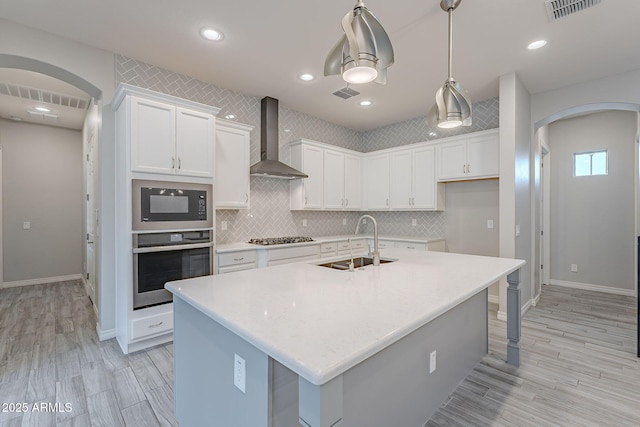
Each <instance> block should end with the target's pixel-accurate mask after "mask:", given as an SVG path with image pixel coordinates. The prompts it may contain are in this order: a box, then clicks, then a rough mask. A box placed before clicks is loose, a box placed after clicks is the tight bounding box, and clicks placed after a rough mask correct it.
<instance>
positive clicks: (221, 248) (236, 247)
mask: <svg viewBox="0 0 640 427" xmlns="http://www.w3.org/2000/svg"><path fill="white" fill-rule="evenodd" d="M312 238H313V242H303V243H290V244H283V245H255V244H251V243H246V242H233V243H223V244H221V245H216V253H218V254H221V253H226V252H236V251H243V250H250V249H260V250H269V249H277V248H287V247H301V246H309V245H317V244H322V243H329V242H339V241H343V240H347V239H373V235H372V234H346V235H340V236H319V237H312ZM378 239H379V240H395V241H402V242H410V243H434V242H439V241H442V240H444V238H442V237H436V238H433V237H419V236H418V237H414V236H391V235H384V236H382V235H381V236H378Z"/></svg>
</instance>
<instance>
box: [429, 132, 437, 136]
mask: <svg viewBox="0 0 640 427" xmlns="http://www.w3.org/2000/svg"><path fill="white" fill-rule="evenodd" d="M429 136H438V134H437V133H435V132H429Z"/></svg>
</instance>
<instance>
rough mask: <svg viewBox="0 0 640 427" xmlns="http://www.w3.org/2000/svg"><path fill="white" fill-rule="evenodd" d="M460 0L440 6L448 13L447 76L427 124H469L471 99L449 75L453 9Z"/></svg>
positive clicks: (442, 2)
mask: <svg viewBox="0 0 640 427" xmlns="http://www.w3.org/2000/svg"><path fill="white" fill-rule="evenodd" d="M461 1H462V0H442V1H441V2H440V7H441V8H442V10H444V11H445V12H447V13H448V14H449V77H448V78H447V81H446V82H445V83H444V86H442V87H441V88H440V89H438V91H437V92H436V103H435V105H434V106H433V108H431V111H430V112H429V114H428V116H427V122H428V123H429V124H437V125H438V127H439V128H443V129H448V128H454V127H458V126H460V125H462V126H471V101H470V100H469V98H468V96H465V94H466V91H465V90H464V89H463V88H462V86H461V85H460V84H459V83H457V82H456V81H455V80H454V79H453V77H452V76H451V67H452V56H453V11H454V10H455V9H456V8H457V7H458V6H459V5H460V2H461Z"/></svg>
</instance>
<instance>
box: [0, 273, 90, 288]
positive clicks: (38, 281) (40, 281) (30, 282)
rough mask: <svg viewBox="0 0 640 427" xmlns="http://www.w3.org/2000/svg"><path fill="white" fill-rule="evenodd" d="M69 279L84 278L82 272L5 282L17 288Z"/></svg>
mask: <svg viewBox="0 0 640 427" xmlns="http://www.w3.org/2000/svg"><path fill="white" fill-rule="evenodd" d="M67 280H82V274H70V275H68V276H55V277H42V278H40V279H29V280H16V281H14V282H4V283H3V284H2V285H3V287H5V288H17V287H20V286H33V285H44V284H45V283H55V282H65V281H67Z"/></svg>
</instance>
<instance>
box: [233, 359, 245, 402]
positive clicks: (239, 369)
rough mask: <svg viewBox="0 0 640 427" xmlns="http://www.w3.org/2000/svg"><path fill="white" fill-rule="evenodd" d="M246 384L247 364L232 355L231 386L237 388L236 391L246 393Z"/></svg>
mask: <svg viewBox="0 0 640 427" xmlns="http://www.w3.org/2000/svg"><path fill="white" fill-rule="evenodd" d="M246 383H247V364H246V362H245V360H244V359H243V358H242V357H240V356H238V355H237V354H234V356H233V385H235V386H236V387H238V389H239V390H240V391H241V392H243V393H246V391H245V386H246Z"/></svg>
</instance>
